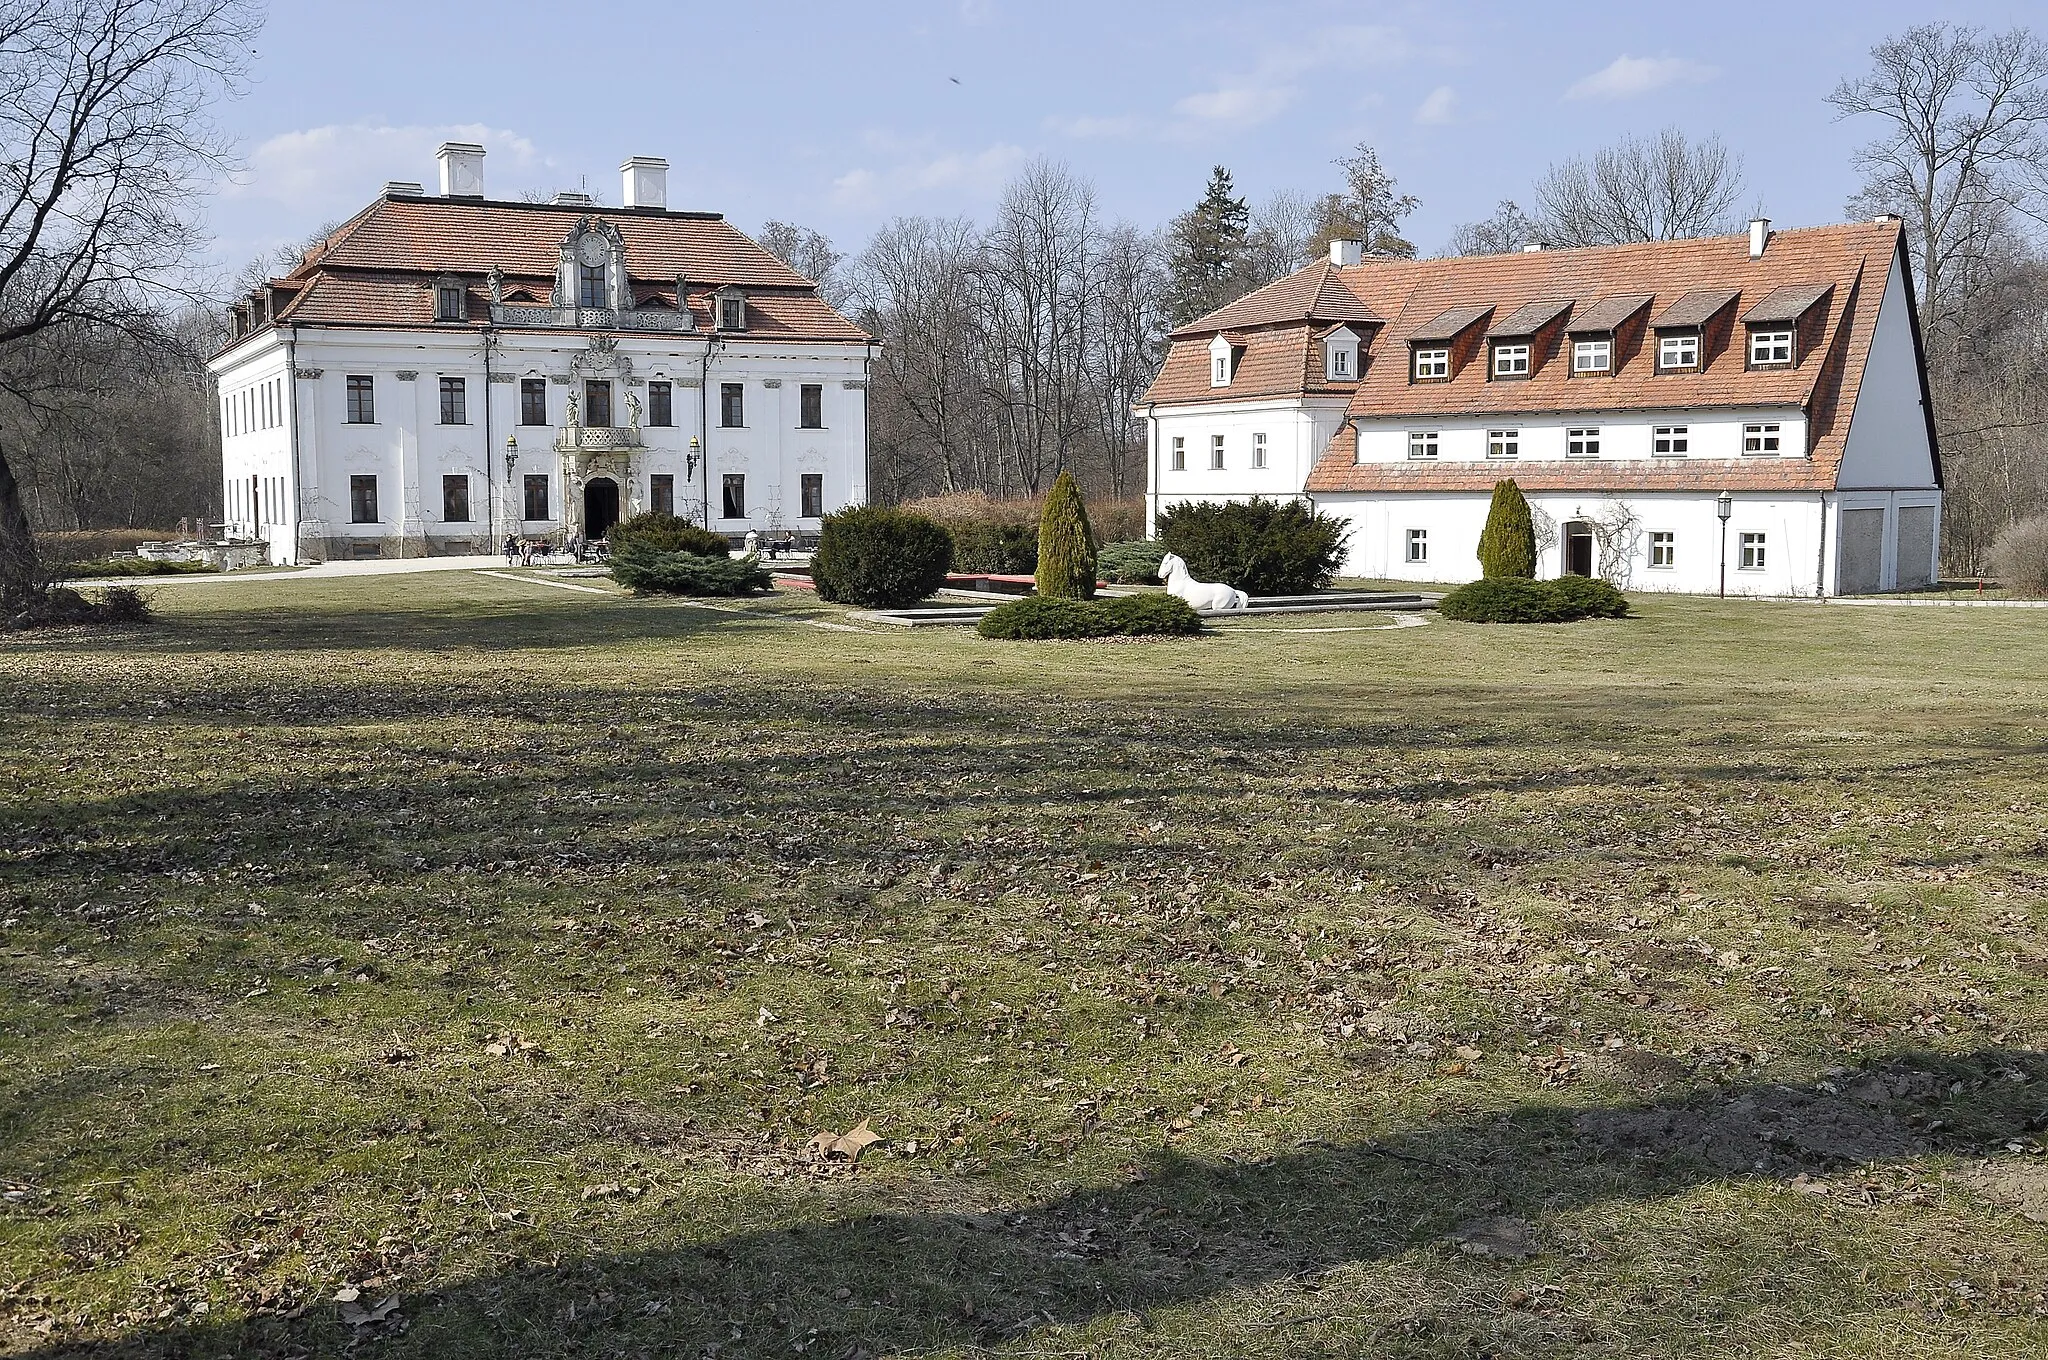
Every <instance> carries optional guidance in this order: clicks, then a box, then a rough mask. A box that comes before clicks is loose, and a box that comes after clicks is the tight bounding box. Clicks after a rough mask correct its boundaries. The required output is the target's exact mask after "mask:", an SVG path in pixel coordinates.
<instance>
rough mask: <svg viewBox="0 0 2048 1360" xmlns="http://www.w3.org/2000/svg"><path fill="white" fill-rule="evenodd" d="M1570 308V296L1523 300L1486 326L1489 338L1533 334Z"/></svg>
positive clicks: (1509, 338)
mask: <svg viewBox="0 0 2048 1360" xmlns="http://www.w3.org/2000/svg"><path fill="white" fill-rule="evenodd" d="M1571 309H1572V300H1571V299H1570V298H1544V299H1542V300H1541V301H1538V302H1525V303H1523V304H1522V305H1521V306H1519V307H1517V308H1515V310H1514V311H1512V312H1510V313H1509V314H1508V315H1506V316H1504V317H1502V318H1501V319H1500V320H1498V321H1496V322H1494V323H1493V325H1491V326H1489V327H1488V328H1487V331H1486V334H1487V336H1488V337H1489V338H1496V337H1497V338H1500V339H1506V340H1519V339H1521V338H1522V337H1523V336H1525V335H1534V334H1536V332H1538V331H1540V330H1542V329H1543V328H1544V327H1545V326H1548V325H1549V324H1550V323H1551V322H1553V321H1555V320H1557V319H1558V318H1559V317H1561V316H1563V315H1564V314H1565V313H1566V312H1568V311H1570V310H1571Z"/></svg>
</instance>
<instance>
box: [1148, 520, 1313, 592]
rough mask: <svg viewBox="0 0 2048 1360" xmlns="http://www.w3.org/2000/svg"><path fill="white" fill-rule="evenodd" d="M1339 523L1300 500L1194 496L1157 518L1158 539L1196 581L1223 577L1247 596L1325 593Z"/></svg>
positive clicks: (1217, 579) (1215, 579)
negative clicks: (1201, 498) (1195, 498)
mask: <svg viewBox="0 0 2048 1360" xmlns="http://www.w3.org/2000/svg"><path fill="white" fill-rule="evenodd" d="M1349 535H1350V530H1349V528H1348V527H1346V525H1345V523H1344V521H1343V520H1340V519H1337V518H1335V517H1333V516H1330V515H1325V514H1321V513H1319V512H1317V511H1312V510H1310V509H1309V508H1308V507H1307V506H1306V505H1303V504H1302V503H1300V502H1299V501H1285V502H1282V501H1269V500H1265V499H1263V498H1259V499H1254V500H1249V501H1228V502H1218V501H1195V502H1192V503H1188V504H1182V505H1175V506H1170V507H1168V508H1167V509H1166V510H1164V511H1162V512H1161V513H1160V516H1159V543H1160V546H1161V547H1163V548H1164V549H1165V550H1166V551H1167V552H1170V553H1177V554H1178V555H1179V556H1180V557H1181V558H1182V560H1184V561H1185V562H1186V563H1187V564H1188V570H1189V571H1190V572H1192V573H1193V574H1194V577H1195V579H1196V580H1199V581H1223V582H1225V583H1227V584H1229V585H1233V586H1236V587H1237V588H1238V589H1239V590H1242V591H1243V592H1245V593H1246V594H1247V595H1306V594H1309V593H1310V592H1312V591H1317V590H1324V589H1327V588H1328V587H1329V584H1330V581H1331V579H1332V578H1333V577H1335V576H1336V574H1337V567H1338V564H1340V563H1341V562H1343V560H1344V540H1345V539H1346V538H1347V537H1348V536H1349Z"/></svg>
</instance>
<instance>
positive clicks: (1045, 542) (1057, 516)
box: [1036, 472, 1095, 600]
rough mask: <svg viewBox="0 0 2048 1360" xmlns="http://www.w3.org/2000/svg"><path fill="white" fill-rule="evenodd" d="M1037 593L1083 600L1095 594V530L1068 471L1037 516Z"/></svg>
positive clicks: (1052, 597) (1044, 595)
mask: <svg viewBox="0 0 2048 1360" xmlns="http://www.w3.org/2000/svg"><path fill="white" fill-rule="evenodd" d="M1036 579H1037V584H1038V593H1039V594H1040V595H1041V596H1043V597H1045V598H1047V599H1063V600H1086V599H1090V598H1093V596H1094V594H1095V531H1094V530H1092V529H1090V528H1089V527H1088V507H1087V506H1085V505H1083V504H1082V503H1081V487H1080V484H1079V483H1077V482H1076V481H1075V480H1074V474H1073V473H1071V472H1062V473H1060V475H1059V480H1058V481H1056V482H1054V483H1053V484H1052V494H1050V495H1048V496H1047V497H1046V498H1045V510H1044V513H1042V514H1041V515H1039V517H1038V576H1037V578H1036Z"/></svg>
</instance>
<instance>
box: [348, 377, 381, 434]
mask: <svg viewBox="0 0 2048 1360" xmlns="http://www.w3.org/2000/svg"><path fill="white" fill-rule="evenodd" d="M348 423H349V424H351V425H374V424H376V423H377V386H376V380H375V379H374V378H367V377H364V376H362V375H361V374H354V373H352V374H350V375H349V380H348Z"/></svg>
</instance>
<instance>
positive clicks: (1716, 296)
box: [1650, 288, 1742, 331]
mask: <svg viewBox="0 0 2048 1360" xmlns="http://www.w3.org/2000/svg"><path fill="white" fill-rule="evenodd" d="M1741 296H1742V290H1741V289H1740V288H1695V289H1693V290H1692V291H1691V292H1690V293H1687V294H1686V295H1685V296H1684V297H1682V298H1680V299H1678V301H1676V302H1674V303H1672V304H1671V305H1670V306H1669V307H1666V308H1665V309H1664V310H1663V311H1661V312H1659V313H1657V315H1656V317H1655V318H1654V319H1652V320H1651V322H1650V329H1651V330H1653V331H1668V330H1678V329H1682V328H1684V327H1687V326H1704V325H1706V324H1707V323H1708V322H1709V321H1712V320H1713V319H1714V318H1715V317H1717V316H1719V315H1720V314H1721V309H1722V308H1723V307H1726V306H1727V305H1728V304H1729V303H1731V302H1733V301H1735V299H1736V298H1738V297H1741Z"/></svg>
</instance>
